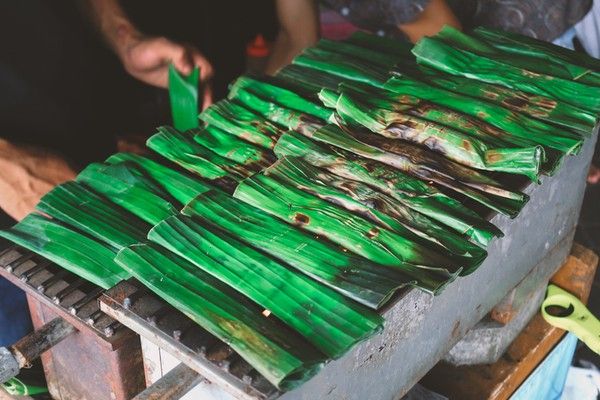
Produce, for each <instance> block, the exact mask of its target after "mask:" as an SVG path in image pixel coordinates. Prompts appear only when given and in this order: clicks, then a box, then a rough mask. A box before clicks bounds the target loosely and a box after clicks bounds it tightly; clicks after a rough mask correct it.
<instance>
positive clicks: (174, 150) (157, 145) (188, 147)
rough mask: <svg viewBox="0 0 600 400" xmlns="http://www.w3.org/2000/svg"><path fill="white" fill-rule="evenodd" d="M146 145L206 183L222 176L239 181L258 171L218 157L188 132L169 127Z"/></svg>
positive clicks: (160, 130)
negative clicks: (206, 180) (204, 179)
mask: <svg viewBox="0 0 600 400" xmlns="http://www.w3.org/2000/svg"><path fill="white" fill-rule="evenodd" d="M146 144H147V146H148V147H149V148H151V149H152V150H154V151H155V152H157V153H158V154H160V155H161V156H163V157H165V158H166V159H168V160H170V161H172V162H174V163H176V164H178V165H180V166H181V167H183V168H185V169H187V170H188V171H191V172H193V173H195V174H197V175H199V176H200V177H202V178H206V179H209V180H214V179H218V178H223V177H226V176H230V177H232V178H233V179H240V178H242V177H244V176H248V175H250V174H252V170H253V169H254V170H257V169H260V166H259V165H254V166H252V165H250V166H244V165H241V164H238V163H236V162H235V161H231V160H229V159H227V158H224V157H221V156H219V155H218V154H216V153H215V152H213V151H212V150H210V149H208V148H206V147H204V146H202V145H201V144H200V143H198V142H197V141H196V140H194V133H193V132H191V131H188V132H179V131H177V130H175V129H174V128H171V127H161V128H158V133H157V134H155V135H154V136H152V137H151V138H150V139H148V141H147V142H146Z"/></svg>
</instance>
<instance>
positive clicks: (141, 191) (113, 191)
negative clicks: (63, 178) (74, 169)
mask: <svg viewBox="0 0 600 400" xmlns="http://www.w3.org/2000/svg"><path fill="white" fill-rule="evenodd" d="M77 182H80V183H83V184H85V185H86V186H87V187H89V188H91V189H92V190H94V191H95V192H96V193H99V194H101V195H102V196H104V197H105V198H107V199H108V200H110V201H112V202H113V203H115V204H117V205H119V206H121V207H123V208H124V209H126V210H127V211H129V212H131V213H132V214H134V215H136V216H137V217H139V218H141V219H143V220H144V221H146V222H147V223H149V224H151V225H155V224H158V223H159V222H160V221H162V220H163V219H165V218H168V217H170V216H172V215H177V214H178V212H179V210H180V209H181V208H182V207H183V205H182V204H177V201H176V200H175V199H173V198H171V197H170V196H169V195H168V194H167V193H166V192H164V191H163V190H162V189H161V188H160V187H159V186H158V185H157V184H155V183H154V182H153V181H152V180H151V179H150V178H148V177H146V176H144V175H143V173H142V172H141V171H140V170H138V169H137V168H136V167H135V164H133V163H119V164H112V165H111V164H108V165H107V164H99V163H94V164H90V165H88V166H87V167H86V168H85V169H84V170H83V171H82V172H81V173H80V174H79V175H78V176H77Z"/></svg>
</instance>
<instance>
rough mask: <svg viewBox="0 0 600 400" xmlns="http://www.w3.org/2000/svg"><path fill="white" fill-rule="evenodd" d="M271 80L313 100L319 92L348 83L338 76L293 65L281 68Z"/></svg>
mask: <svg viewBox="0 0 600 400" xmlns="http://www.w3.org/2000/svg"><path fill="white" fill-rule="evenodd" d="M271 79H273V81H274V82H275V83H276V84H277V85H279V86H281V87H284V88H287V89H290V90H293V91H295V92H297V93H298V94H300V95H302V96H304V97H306V98H310V99H313V100H314V99H317V93H319V90H321V89H323V88H328V89H336V88H337V87H338V85H339V84H340V83H341V82H345V81H350V80H349V79H345V78H343V77H341V76H338V75H333V74H330V73H327V72H323V71H319V70H316V69H313V68H308V67H302V66H300V65H295V64H290V65H287V66H285V67H283V68H282V69H280V70H279V71H278V72H277V75H275V76H274V77H272V78H271Z"/></svg>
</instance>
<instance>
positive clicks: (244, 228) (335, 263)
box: [183, 191, 450, 309]
mask: <svg viewBox="0 0 600 400" xmlns="http://www.w3.org/2000/svg"><path fill="white" fill-rule="evenodd" d="M183 213H184V214H185V215H189V216H191V217H193V218H195V219H201V220H203V221H206V222H207V223H210V224H212V225H214V226H218V227H220V228H222V229H224V230H226V231H227V232H229V233H231V234H232V235H234V236H235V237H236V238H237V239H239V240H242V241H244V242H245V243H247V244H249V245H251V246H253V247H255V248H257V249H259V250H261V251H264V252H265V253H267V254H269V255H271V256H272V257H275V258H277V259H279V260H280V261H281V262H285V263H287V264H288V265H290V266H291V267H293V268H296V269H297V270H298V271H300V272H302V273H304V274H306V275H307V276H310V277H311V278H313V279H315V280H316V281H318V282H321V283H322V284H324V285H327V286H329V287H331V288H332V289H334V290H336V291H338V292H339V293H341V294H343V295H344V296H346V297H348V298H350V299H352V300H355V301H357V302H359V303H361V304H364V305H366V306H367V307H370V308H374V309H378V308H379V307H381V306H382V305H383V304H384V303H385V302H386V301H387V300H388V299H389V297H390V296H391V295H392V294H393V293H394V292H395V291H396V290H397V289H399V288H402V287H405V286H415V287H418V288H420V289H423V290H425V291H427V292H430V293H437V292H439V291H440V290H441V288H443V287H444V286H445V285H446V284H447V283H448V282H450V280H447V279H442V278H440V277H439V276H437V275H435V274H431V273H429V272H428V271H423V270H419V269H417V268H412V269H411V268H409V266H407V268H406V269H407V272H406V273H405V272H403V271H401V270H400V269H397V268H388V267H385V266H382V265H379V264H376V263H373V262H371V261H368V260H366V259H364V258H362V257H360V256H357V255H356V254H353V253H350V252H348V251H347V250H345V249H344V248H343V247H340V246H337V245H335V244H334V243H332V242H331V241H329V240H328V239H327V238H325V237H322V236H313V235H310V234H308V233H306V232H304V231H302V230H301V229H298V228H297V227H294V226H293V225H290V224H287V223H285V222H283V221H281V220H280V219H278V218H276V217H273V216H272V215H270V214H268V213H266V212H264V211H262V210H260V209H258V208H256V207H253V206H251V205H250V204H248V203H245V202H243V201H241V200H238V199H235V198H233V197H231V196H229V195H227V194H225V193H223V192H218V191H211V192H208V193H205V194H203V195H201V196H198V197H197V198H196V199H194V200H193V201H192V202H190V203H189V204H188V205H187V206H186V207H185V208H184V209H183Z"/></svg>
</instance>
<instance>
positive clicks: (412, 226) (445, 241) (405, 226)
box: [264, 157, 486, 271]
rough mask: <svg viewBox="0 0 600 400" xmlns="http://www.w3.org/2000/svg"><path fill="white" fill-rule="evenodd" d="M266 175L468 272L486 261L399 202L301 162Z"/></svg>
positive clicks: (285, 161)
mask: <svg viewBox="0 0 600 400" xmlns="http://www.w3.org/2000/svg"><path fill="white" fill-rule="evenodd" d="M264 174H265V175H267V176H270V177H273V178H275V179H277V180H278V181H280V182H283V183H285V184H288V185H292V186H295V187H296V188H298V189H300V190H303V191H305V192H307V193H310V194H312V195H314V196H316V197H319V198H321V199H324V200H327V201H329V202H330V203H333V204H336V205H339V206H342V207H344V208H345V209H346V210H348V211H349V212H352V213H354V214H356V215H360V216H362V217H363V218H365V219H367V220H370V221H371V222H373V223H376V224H377V225H378V226H380V227H382V228H386V229H389V230H391V231H393V232H395V233H397V234H399V235H400V236H402V237H404V238H406V239H409V240H411V241H414V242H415V243H419V244H421V245H423V246H426V247H428V248H430V249H432V250H433V251H435V252H438V253H441V254H444V255H445V256H446V257H448V258H450V259H456V260H458V262H463V263H464V264H465V266H467V267H469V268H468V270H469V271H471V270H472V269H473V267H475V266H477V265H479V264H480V263H481V262H482V261H483V259H484V258H485V257H486V252H485V250H483V249H481V248H480V247H478V246H476V245H474V244H472V243H470V242H469V241H467V240H466V239H465V238H462V237H460V236H457V235H455V234H453V233H450V232H448V231H447V230H445V229H443V228H441V227H440V226H439V225H437V224H435V223H434V222H433V221H431V220H430V219H429V218H427V217H421V218H419V217H418V216H415V215H413V214H416V213H411V212H410V211H409V210H408V209H407V208H406V207H404V206H403V205H402V204H401V203H400V202H398V201H397V200H394V199H393V198H390V197H389V196H385V195H383V194H381V193H378V192H376V191H374V190H372V189H370V188H368V187H367V186H366V185H364V184H361V183H359V182H356V181H350V180H347V179H344V178H340V177H336V176H335V175H333V174H331V173H328V172H326V171H323V170H320V169H317V168H315V167H313V166H311V165H310V164H308V163H307V162H306V161H304V160H302V159H299V158H294V157H291V158H287V157H284V158H282V159H280V160H279V161H278V162H277V163H275V164H273V166H271V167H269V168H268V169H266V170H265V171H264ZM417 226H418V227H419V228H421V229H419V228H417ZM428 232H430V233H433V235H430V234H429V233H428ZM465 271H467V270H465Z"/></svg>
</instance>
